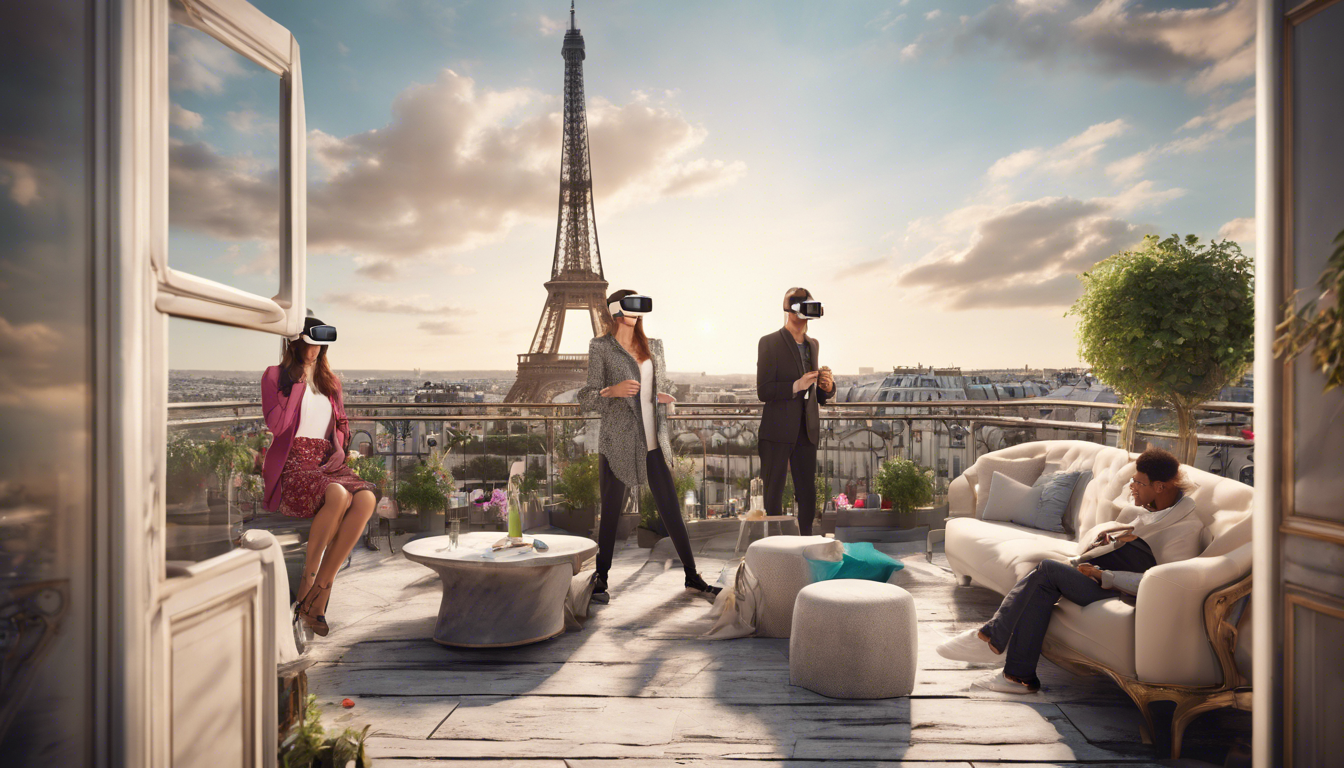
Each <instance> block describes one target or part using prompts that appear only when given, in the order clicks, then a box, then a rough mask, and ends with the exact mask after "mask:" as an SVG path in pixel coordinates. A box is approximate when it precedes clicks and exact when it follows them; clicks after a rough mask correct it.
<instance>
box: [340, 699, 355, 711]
mask: <svg viewBox="0 0 1344 768" xmlns="http://www.w3.org/2000/svg"><path fill="white" fill-rule="evenodd" d="M341 706H342V707H345V708H346V709H349V708H351V707H353V706H355V700H354V699H341Z"/></svg>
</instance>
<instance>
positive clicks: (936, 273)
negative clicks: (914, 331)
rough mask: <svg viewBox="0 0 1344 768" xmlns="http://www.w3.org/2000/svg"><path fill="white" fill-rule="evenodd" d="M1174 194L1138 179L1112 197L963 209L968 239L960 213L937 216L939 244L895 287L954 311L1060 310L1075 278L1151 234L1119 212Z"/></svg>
mask: <svg viewBox="0 0 1344 768" xmlns="http://www.w3.org/2000/svg"><path fill="white" fill-rule="evenodd" d="M1182 193H1183V191H1182V190H1155V189H1154V188H1153V186H1152V184H1151V182H1146V181H1145V182H1142V183H1140V184H1137V185H1135V186H1134V187H1132V188H1130V189H1128V190H1125V191H1124V192H1122V193H1120V194H1119V195H1116V196H1114V197H1099V198H1092V199H1088V200H1081V199H1078V198H1073V197H1043V198H1040V199H1037V200H1031V201H1025V202H1017V203H1013V204H1010V205H1007V206H1003V207H1000V208H994V209H990V210H986V207H984V206H977V207H975V208H974V209H965V210H966V211H967V212H971V211H975V212H978V213H979V216H978V219H977V220H975V221H974V222H973V223H971V224H970V226H969V238H968V236H967V235H966V234H965V232H966V231H967V230H966V229H964V228H963V227H964V226H965V224H966V218H967V216H958V217H952V218H945V219H944V220H943V222H942V224H943V226H944V227H946V228H947V229H946V230H945V233H944V234H943V236H942V238H941V240H940V241H939V242H938V244H937V245H936V246H935V247H934V248H933V249H932V250H931V251H930V252H929V253H928V255H927V256H925V258H924V259H923V260H921V262H920V263H918V264H915V265H913V266H911V267H908V268H906V269H905V270H904V272H903V273H902V274H901V276H900V278H899V283H900V285H902V286H905V287H908V288H914V289H919V290H923V291H925V292H927V293H928V294H930V295H931V296H932V297H933V298H934V299H935V300H936V301H938V302H939V303H941V304H943V305H944V306H946V307H947V308H948V309H954V310H962V309H981V308H1014V307H1055V306H1066V305H1068V304H1070V303H1072V302H1073V301H1074V300H1075V299H1076V298H1077V297H1078V296H1079V295H1080V293H1081V285H1080V283H1079V282H1078V280H1077V276H1078V274H1079V273H1081V272H1085V271H1086V270H1088V269H1089V268H1091V267H1092V265H1094V264H1096V263H1097V262H1098V261H1100V260H1102V259H1104V258H1106V257H1108V256H1111V255H1113V254H1115V253H1118V252H1120V251H1123V250H1127V249H1129V248H1132V247H1133V246H1134V245H1136V244H1137V243H1138V242H1139V241H1140V240H1141V239H1142V238H1143V236H1144V235H1147V234H1152V233H1153V230H1152V229H1151V228H1149V227H1146V226H1141V225H1137V224H1133V223H1131V222H1129V221H1126V220H1125V219H1124V218H1122V216H1123V215H1124V214H1127V213H1130V212H1133V211H1136V210H1139V209H1141V208H1145V207H1150V206H1154V205H1158V204H1160V203H1162V202H1165V201H1166V200H1170V199H1172V197H1174V196H1177V195H1180V194H1182ZM926 226H927V225H926Z"/></svg>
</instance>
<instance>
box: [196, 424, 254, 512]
mask: <svg viewBox="0 0 1344 768" xmlns="http://www.w3.org/2000/svg"><path fill="white" fill-rule="evenodd" d="M201 450H202V456H203V458H204V462H205V465H206V466H207V467H209V469H210V471H211V472H212V473H213V474H214V476H215V480H216V481H217V482H218V485H217V487H216V488H215V489H214V493H215V496H214V498H213V499H211V500H210V507H211V508H212V509H214V508H218V507H223V508H224V510H225V511H226V513H227V514H230V515H231V514H232V512H233V506H234V504H235V503H236V502H237V500H238V497H237V493H236V488H237V486H238V485H240V483H237V482H235V480H236V479H237V478H238V477H239V476H240V475H242V474H243V473H245V472H250V471H251V470H252V464H253V453H252V449H251V448H249V447H248V446H247V444H246V443H245V442H241V441H239V440H237V439H236V438H235V437H234V436H233V435H230V434H229V433H227V432H221V433H220V435H219V439H217V440H213V441H211V442H209V443H206V444H205V445H204V446H203V447H202V449H201ZM207 498H208V497H207Z"/></svg>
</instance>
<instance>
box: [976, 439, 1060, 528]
mask: <svg viewBox="0 0 1344 768" xmlns="http://www.w3.org/2000/svg"><path fill="white" fill-rule="evenodd" d="M975 464H976V467H977V468H978V469H979V474H980V485H979V487H978V488H977V489H976V491H975V495H976V498H975V516H976V517H984V514H985V504H987V503H989V486H990V479H991V478H993V477H994V473H995V472H999V473H1001V474H1004V475H1007V476H1008V477H1011V478H1013V479H1014V480H1016V481H1017V482H1019V483H1022V484H1023V485H1027V486H1029V485H1031V484H1032V483H1034V482H1036V478H1038V477H1040V476H1041V470H1043V469H1045V456H1030V457H1027V458H1022V459H1004V458H999V457H997V456H991V455H988V454H986V455H984V456H981V457H980V459H979V460H978V461H976V462H975Z"/></svg>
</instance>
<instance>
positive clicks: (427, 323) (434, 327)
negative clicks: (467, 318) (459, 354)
mask: <svg viewBox="0 0 1344 768" xmlns="http://www.w3.org/2000/svg"><path fill="white" fill-rule="evenodd" d="M416 327H417V328H419V329H420V330H422V331H424V332H426V333H429V334H433V335H434V336H456V335H459V334H462V333H466V329H465V328H462V327H461V326H458V325H456V324H455V323H451V322H449V321H447V320H423V321H421V322H420V324H419V325H417V326H416Z"/></svg>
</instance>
